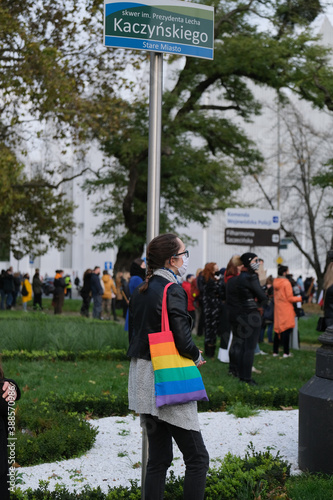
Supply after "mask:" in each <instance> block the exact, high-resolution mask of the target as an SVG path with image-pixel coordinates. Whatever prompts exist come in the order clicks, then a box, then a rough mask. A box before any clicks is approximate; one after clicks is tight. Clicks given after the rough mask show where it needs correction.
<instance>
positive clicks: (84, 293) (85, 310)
mask: <svg viewBox="0 0 333 500" xmlns="http://www.w3.org/2000/svg"><path fill="white" fill-rule="evenodd" d="M91 275H92V269H87V270H86V271H85V273H84V275H83V286H82V288H81V290H80V295H81V297H82V306H81V310H80V313H81V316H86V318H89V307H90V301H91V284H90V282H91Z"/></svg>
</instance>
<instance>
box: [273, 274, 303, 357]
mask: <svg viewBox="0 0 333 500" xmlns="http://www.w3.org/2000/svg"><path fill="white" fill-rule="evenodd" d="M287 274H289V269H288V266H282V265H280V266H279V267H278V277H277V278H275V280H274V282H273V288H274V332H275V335H274V344H273V356H278V355H279V344H280V342H281V343H282V345H283V357H284V358H289V356H291V355H290V354H289V339H290V335H291V333H292V331H293V328H294V326H295V309H294V306H293V304H294V302H302V297H301V296H300V295H299V296H294V294H293V289H292V286H291V283H290V281H289V280H288V278H287Z"/></svg>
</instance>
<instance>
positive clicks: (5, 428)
mask: <svg viewBox="0 0 333 500" xmlns="http://www.w3.org/2000/svg"><path fill="white" fill-rule="evenodd" d="M0 389H1V397H0V498H1V500H9V498H10V493H9V487H11V486H14V484H13V483H15V481H14V480H13V478H12V474H11V476H9V464H10V465H11V466H12V465H13V463H14V462H13V460H14V456H15V453H14V454H13V452H14V451H15V421H14V420H13V416H14V415H15V413H14V412H15V406H14V405H15V401H16V400H18V399H20V396H21V393H20V389H19V387H18V385H17V384H16V383H15V382H14V380H11V379H7V378H5V377H4V374H3V370H2V367H1V365H0ZM8 417H9V418H8ZM8 450H10V455H9V456H8ZM14 461H15V460H14ZM11 470H13V469H12V468H11Z"/></svg>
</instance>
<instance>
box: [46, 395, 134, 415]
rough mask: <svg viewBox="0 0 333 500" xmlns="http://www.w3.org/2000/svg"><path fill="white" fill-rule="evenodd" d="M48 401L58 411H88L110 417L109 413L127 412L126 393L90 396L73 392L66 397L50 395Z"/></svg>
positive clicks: (121, 413)
mask: <svg viewBox="0 0 333 500" xmlns="http://www.w3.org/2000/svg"><path fill="white" fill-rule="evenodd" d="M48 402H49V403H50V405H51V406H52V408H54V409H55V410H57V411H60V412H65V411H69V412H77V413H80V414H85V413H89V414H91V415H93V416H94V417H110V416H111V415H127V414H128V413H129V409H128V398H127V394H126V395H125V394H124V396H120V397H119V396H116V395H114V394H112V395H105V396H104V395H101V396H91V395H89V394H77V393H73V394H71V395H70V396H67V397H62V396H59V395H51V396H50V397H49V398H48Z"/></svg>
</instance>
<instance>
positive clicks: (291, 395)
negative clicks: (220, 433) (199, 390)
mask: <svg viewBox="0 0 333 500" xmlns="http://www.w3.org/2000/svg"><path fill="white" fill-rule="evenodd" d="M298 392H299V390H298V389H297V388H288V387H270V388H269V389H264V388H259V389H257V388H256V389H254V388H253V387H249V386H248V385H246V384H244V389H243V390H242V391H241V392H240V391H239V392H237V393H233V392H232V391H226V390H224V389H222V388H217V390H216V391H214V392H209V394H208V397H209V401H204V402H202V401H199V403H198V408H199V410H200V411H209V410H211V411H224V410H225V408H226V406H228V405H231V404H234V403H236V402H237V401H241V402H242V403H247V404H250V405H251V406H258V407H260V408H279V409H280V408H281V406H298Z"/></svg>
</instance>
